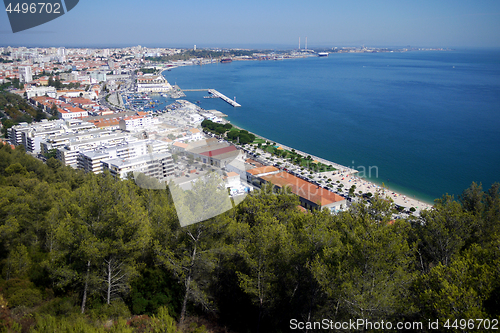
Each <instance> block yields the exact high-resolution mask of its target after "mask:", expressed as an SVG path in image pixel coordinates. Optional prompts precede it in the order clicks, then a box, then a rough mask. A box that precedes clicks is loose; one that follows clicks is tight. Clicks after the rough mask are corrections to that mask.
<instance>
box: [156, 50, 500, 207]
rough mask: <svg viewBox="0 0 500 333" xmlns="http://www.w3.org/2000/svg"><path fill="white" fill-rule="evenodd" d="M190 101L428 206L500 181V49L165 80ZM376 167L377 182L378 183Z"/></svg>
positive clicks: (202, 71)
mask: <svg viewBox="0 0 500 333" xmlns="http://www.w3.org/2000/svg"><path fill="white" fill-rule="evenodd" d="M163 74H164V76H165V77H166V78H167V80H168V81H169V82H170V83H177V84H178V85H179V86H180V87H181V88H184V89H194V88H214V89H216V90H218V91H220V92H222V93H223V94H225V95H226V96H228V97H230V98H233V97H234V96H236V100H237V102H238V103H240V104H241V105H242V107H241V108H233V107H231V106H230V105H228V104H226V103H225V102H224V101H222V100H220V99H203V95H205V94H206V93H203V92H188V93H186V94H187V97H186V99H187V100H190V101H192V102H196V101H200V103H201V107H203V108H205V109H217V110H219V111H222V112H224V113H226V114H228V115H229V120H230V121H231V122H232V123H234V124H236V125H238V126H241V127H244V128H246V129H248V130H249V131H252V132H255V133H258V134H260V135H262V136H264V137H267V138H269V139H271V140H274V141H276V142H280V143H283V144H286V145H288V146H291V147H295V148H296V149H299V150H302V151H305V152H308V153H311V154H313V155H317V156H320V157H323V158H325V159H328V160H331V161H335V162H338V163H340V164H343V165H346V166H351V167H352V166H354V167H355V168H357V169H358V170H363V168H365V170H366V171H368V168H369V167H372V168H371V171H372V173H371V179H372V180H373V181H375V182H376V183H379V184H382V182H384V183H385V184H386V185H388V186H389V187H390V188H391V189H394V190H398V191H401V192H403V193H406V194H408V195H415V196H416V197H417V198H421V199H424V200H427V201H432V200H433V199H434V198H437V197H441V195H443V194H445V193H449V194H454V195H455V196H456V195H458V194H460V193H461V192H462V191H463V190H464V189H465V188H467V187H468V186H469V185H470V184H471V182H473V181H475V182H481V183H482V184H483V188H485V189H487V188H489V187H490V186H491V184H492V183H493V182H495V181H500V175H499V172H498V171H499V170H500V149H499V148H500V50H496V51H491V50H490V51H485V50H473V51H450V52H438V51H428V52H407V53H378V54H331V55H330V56H329V57H328V58H306V59H295V60H283V61H249V62H233V63H230V64H212V65H205V66H189V67H182V68H176V69H173V70H172V71H166V72H164V73H163ZM374 167H376V168H377V169H378V175H377V174H376V172H375V171H376V169H375V168H374Z"/></svg>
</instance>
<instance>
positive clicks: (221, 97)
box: [182, 89, 241, 107]
mask: <svg viewBox="0 0 500 333" xmlns="http://www.w3.org/2000/svg"><path fill="white" fill-rule="evenodd" d="M182 91H208V93H209V94H210V95H212V96H213V97H210V98H220V99H222V100H224V101H226V102H227V103H229V104H231V105H232V106H234V107H238V106H241V105H240V104H238V103H236V101H234V100H232V99H230V98H229V97H227V96H226V95H223V94H222V93H220V92H218V91H217V90H215V89H182ZM204 98H209V97H207V96H205V97H204Z"/></svg>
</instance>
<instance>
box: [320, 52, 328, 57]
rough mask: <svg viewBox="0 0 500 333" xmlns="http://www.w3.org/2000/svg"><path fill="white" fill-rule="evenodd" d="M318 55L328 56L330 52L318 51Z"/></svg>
mask: <svg viewBox="0 0 500 333" xmlns="http://www.w3.org/2000/svg"><path fill="white" fill-rule="evenodd" d="M318 57H328V52H318Z"/></svg>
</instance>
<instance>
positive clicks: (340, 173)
mask: <svg viewBox="0 0 500 333" xmlns="http://www.w3.org/2000/svg"><path fill="white" fill-rule="evenodd" d="M181 67H182V66H181ZM161 74H162V76H163V71H161ZM228 118H229V116H228ZM226 121H227V122H229V123H231V121H230V120H229V119H228V120H226ZM231 124H232V125H233V126H234V127H236V128H238V129H243V130H246V129H245V128H243V127H241V126H238V125H235V124H233V123H231ZM247 131H248V130H247ZM248 132H249V133H252V134H254V135H255V136H256V138H260V139H262V140H265V141H269V142H275V143H276V145H279V146H280V147H282V148H283V149H285V150H291V149H295V148H292V147H289V146H287V145H284V144H281V143H279V142H277V141H275V140H270V139H268V138H265V137H263V136H261V135H259V134H257V133H254V132H250V131H248ZM256 149H258V148H256ZM295 151H296V152H297V153H299V154H301V155H302V156H304V157H306V156H308V155H310V156H311V157H312V158H313V160H316V161H318V162H320V163H323V164H326V165H331V166H333V167H334V168H335V169H337V170H335V171H333V172H322V173H320V174H321V175H317V174H315V176H316V178H317V179H318V180H321V179H320V177H324V176H326V177H327V178H326V179H332V181H333V182H334V183H335V185H334V186H337V185H338V184H343V186H344V187H343V189H349V188H350V187H351V186H352V185H354V186H356V190H355V193H359V191H360V190H361V191H363V193H372V194H375V193H379V194H380V195H381V196H384V197H387V198H390V199H392V200H393V201H394V203H395V204H397V205H399V206H403V207H406V208H407V209H409V208H411V207H414V208H415V209H416V210H417V211H416V213H419V212H420V210H422V209H430V208H432V206H433V202H429V201H427V200H426V199H424V198H417V196H416V195H415V194H411V195H410V194H405V193H404V191H393V190H390V189H389V188H383V187H382V184H377V182H375V181H374V180H373V179H369V178H362V177H357V176H356V174H357V173H358V172H359V170H356V169H353V168H350V167H347V166H344V165H341V164H339V163H336V162H333V161H329V160H327V159H325V158H322V157H319V156H315V155H312V154H308V153H306V152H304V151H301V150H297V149H295ZM266 154H267V155H269V156H267V155H266ZM270 156H271V154H269V153H264V152H262V151H261V157H262V158H267V157H270ZM276 159H278V160H279V161H280V162H281V163H282V164H283V165H285V164H286V163H287V162H286V161H283V160H282V159H280V158H277V157H276ZM269 163H270V164H271V165H273V164H275V163H276V162H275V163H273V162H271V161H269ZM288 164H290V163H288ZM318 176H319V177H318ZM382 183H383V182H382ZM344 195H345V194H344ZM412 195H413V197H412Z"/></svg>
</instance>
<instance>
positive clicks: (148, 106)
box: [0, 46, 500, 332]
mask: <svg viewBox="0 0 500 333" xmlns="http://www.w3.org/2000/svg"><path fill="white" fill-rule="evenodd" d="M406 51H413V49H411V48H407V49H399V50H389V49H372V48H365V47H361V48H333V49H322V50H308V49H307V47H306V48H305V49H300V46H299V49H298V50H293V51H262V50H261V51H258V50H243V49H197V48H196V46H194V48H193V49H164V48H161V49H160V48H154V49H153V48H146V47H141V46H136V47H129V48H116V49H113V48H107V49H92V48H64V47H58V48H26V47H3V48H0V85H1V86H0V89H1V91H0V117H1V125H2V136H3V139H2V144H0V187H1V192H0V193H2V195H1V196H0V273H1V275H0V332H55V331H61V332H94V331H95V332H288V331H290V330H299V331H313V330H314V331H318V332H319V331H325V332H326V331H329V332H331V331H345V332H347V331H351V332H355V331H379V330H380V326H378V328H377V325H380V323H381V322H382V321H383V322H385V325H386V326H385V328H388V329H389V330H393V331H402V330H403V329H412V330H414V331H421V332H427V331H433V330H435V329H434V328H433V327H431V323H433V324H434V323H436V322H437V323H438V325H439V328H440V329H441V330H446V329H449V331H457V332H459V331H460V332H463V331H468V332H472V331H484V330H485V329H490V328H492V329H494V328H495V327H496V329H498V327H499V324H498V321H499V319H500V190H499V189H500V185H499V184H494V185H493V186H492V187H491V188H490V189H485V190H483V188H482V187H481V185H480V184H475V183H473V184H471V186H470V187H469V188H468V189H465V190H464V192H463V194H462V195H461V196H460V197H459V198H453V197H451V196H448V195H444V196H443V197H442V198H439V199H436V201H435V203H434V205H430V204H427V203H424V202H420V201H418V200H417V199H414V198H409V197H407V196H405V195H402V194H399V193H395V192H393V191H391V190H389V189H388V188H387V187H386V186H384V185H382V186H378V185H375V184H373V183H371V182H369V181H368V180H366V179H365V175H362V174H360V173H361V172H360V170H354V169H351V168H348V167H345V166H342V165H338V164H336V163H334V162H330V161H326V160H323V159H321V158H319V157H315V156H311V155H310V154H308V153H307V152H300V151H297V150H295V149H293V148H291V147H286V146H284V145H282V144H280V143H276V142H273V141H272V140H269V139H266V138H263V137H260V136H259V135H258V134H255V133H249V132H248V131H246V130H244V129H242V128H238V127H236V126H233V125H232V124H231V123H230V122H229V121H228V120H227V119H226V118H227V116H226V115H224V114H223V113H221V112H219V111H217V110H205V109H203V108H201V107H200V106H199V105H198V104H197V103H191V102H189V101H187V100H185V99H183V97H185V92H187V91H188V90H187V89H186V87H182V88H185V89H186V90H183V89H182V88H181V87H179V86H177V85H175V84H173V85H172V82H168V81H167V80H166V79H165V78H164V77H163V76H162V75H161V73H162V72H163V71H165V70H175V68H176V67H179V66H188V65H189V66H198V65H204V64H209V63H216V62H221V63H227V62H232V61H274V60H283V61H286V59H288V58H297V57H313V56H320V57H322V56H323V57H324V56H329V55H330V54H333V53H342V52H370V53H371V52H406ZM187 88H189V87H187ZM215 88H216V87H215ZM207 94H208V95H207V96H205V97H206V98H220V99H222V100H223V102H227V103H229V104H231V105H233V106H234V107H238V106H240V105H239V104H238V103H236V101H235V100H231V99H229V98H227V97H226V96H224V95H223V94H222V93H221V92H218V91H217V90H215V89H207ZM160 100H162V101H168V103H166V104H167V105H165V106H162V107H160V106H159V105H160V104H161V103H160ZM223 102H222V101H221V103H223ZM167 185H168V186H167ZM471 318H474V319H471ZM464 319H467V320H466V321H463V320H464ZM471 320H472V322H471ZM479 320H481V321H479ZM353 322H355V323H356V325H354V324H352V323H353ZM343 323H350V324H349V325H347V326H343ZM389 324H390V325H391V326H387V325H389ZM481 325H483V326H481ZM486 325H488V327H486Z"/></svg>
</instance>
